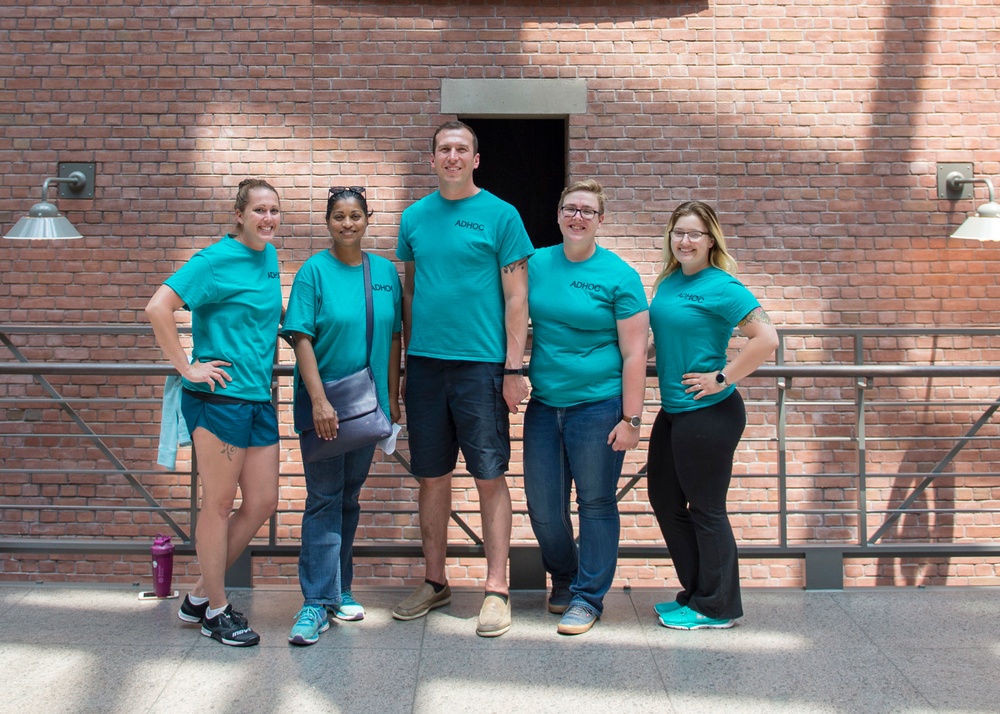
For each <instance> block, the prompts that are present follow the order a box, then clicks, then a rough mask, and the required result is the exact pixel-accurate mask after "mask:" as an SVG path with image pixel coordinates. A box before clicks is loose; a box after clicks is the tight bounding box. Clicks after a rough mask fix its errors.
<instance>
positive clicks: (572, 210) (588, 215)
mask: <svg viewBox="0 0 1000 714" xmlns="http://www.w3.org/2000/svg"><path fill="white" fill-rule="evenodd" d="M559 210H560V211H561V212H562V214H563V217H565V218H572V217H573V216H575V215H576V214H577V213H579V214H580V218H582V219H583V220H585V221H589V220H592V219H593V218H594V216H596V215H597V211H595V210H594V209H593V208H587V207H584V208H577V207H576V206H563V207H562V208H560V209H559Z"/></svg>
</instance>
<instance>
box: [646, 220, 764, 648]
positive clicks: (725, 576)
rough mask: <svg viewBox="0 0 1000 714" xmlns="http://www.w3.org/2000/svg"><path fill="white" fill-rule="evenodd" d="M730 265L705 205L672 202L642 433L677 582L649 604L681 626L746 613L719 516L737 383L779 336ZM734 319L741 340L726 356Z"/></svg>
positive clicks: (736, 433) (736, 432)
mask: <svg viewBox="0 0 1000 714" xmlns="http://www.w3.org/2000/svg"><path fill="white" fill-rule="evenodd" d="M735 272H736V261H735V260H733V259H732V257H730V255H729V254H728V253H727V252H726V240H725V237H724V236H723V234H722V228H721V227H720V226H719V219H718V217H717V216H716V214H715V211H714V210H713V209H712V208H711V206H709V205H707V204H705V203H702V202H701V201H688V202H687V203H682V204H681V205H680V206H678V207H677V209H676V210H675V211H674V212H673V215H671V217H670V221H669V222H668V224H667V230H666V235H665V236H664V245H663V270H662V271H661V272H660V274H659V276H658V277H657V278H656V282H655V283H654V286H653V290H654V294H653V299H652V301H651V302H650V305H649V320H650V325H651V327H652V329H653V341H654V345H655V348H656V374H657V377H658V379H659V387H660V403H661V406H662V409H661V410H660V412H659V414H657V416H656V419H655V421H654V422H653V429H652V432H651V433H650V437H649V461H648V464H647V474H646V481H647V485H648V486H647V487H648V491H649V502H650V504H651V505H652V507H653V511H654V513H655V514H656V520H657V522H658V523H659V525H660V530H661V532H662V533H663V537H664V539H666V542H667V548H668V549H669V550H670V557H671V559H672V560H673V563H674V568H675V569H676V571H677V577H678V579H679V580H680V583H681V587H682V588H683V589H682V590H681V592H680V593H678V595H677V598H676V600H674V601H673V602H664V603H659V604H658V605H656V606H655V610H656V614H657V616H658V617H659V621H660V624H661V625H663V626H664V627H670V628H673V629H679V630H700V629H709V628H711V629H724V628H727V627H732V626H733V624H734V623H735V621H736V619H737V618H739V617H742V616H743V605H742V601H741V599H740V579H739V561H738V559H737V553H736V539H735V538H734V537H733V530H732V527H731V526H730V523H729V516H728V515H727V513H726V496H727V493H728V491H729V482H730V479H731V477H732V471H733V455H734V454H735V453H736V447H737V445H738V444H739V441H740V437H741V436H742V435H743V429H744V428H745V426H746V411H745V410H744V407H743V399H742V398H741V397H740V394H739V392H737V391H736V383H737V382H739V381H740V380H741V379H743V378H744V377H747V376H748V375H750V374H751V373H753V372H754V370H756V369H757V368H758V367H760V366H761V365H762V364H763V363H764V361H765V360H766V359H767V358H768V357H770V356H771V354H772V353H773V352H774V350H775V349H776V348H777V346H778V334H777V331H776V330H775V328H774V325H772V324H771V320H770V319H769V318H768V316H767V313H765V312H764V310H763V308H761V306H760V303H758V302H757V299H756V298H755V297H754V296H753V294H752V293H751V292H750V291H749V290H747V289H746V288H745V287H744V286H743V284H742V283H740V281H739V280H737V279H736V278H735V277H734V275H733V274H734V273H735ZM734 327H739V328H740V332H741V333H742V334H743V335H744V336H745V337H746V338H747V340H746V343H745V344H744V345H743V347H742V348H741V349H740V350H739V351H738V352H737V353H736V354H735V356H734V357H733V359H732V360H731V361H729V362H727V354H728V347H729V341H730V337H731V336H732V333H733V328H734Z"/></svg>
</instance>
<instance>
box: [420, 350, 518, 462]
mask: <svg viewBox="0 0 1000 714" xmlns="http://www.w3.org/2000/svg"><path fill="white" fill-rule="evenodd" d="M405 402H406V430H407V433H408V434H409V441H410V471H411V472H412V473H413V475H414V476H416V477H418V478H433V477H436V476H444V475H445V474H447V473H450V472H451V471H454V470H455V465H456V464H457V463H458V450H459V448H461V449H462V455H463V456H464V457H465V465H466V468H468V470H469V473H470V474H472V475H473V476H475V477H476V478H479V479H484V480H489V479H495V478H498V477H500V476H503V475H504V474H505V473H506V472H507V466H508V464H509V463H510V412H508V411H507V402H505V401H504V398H503V364H502V363H499V364H494V363H492V362H467V361H463V360H444V359H433V358H430V357H418V356H414V355H409V356H407V359H406V399H405Z"/></svg>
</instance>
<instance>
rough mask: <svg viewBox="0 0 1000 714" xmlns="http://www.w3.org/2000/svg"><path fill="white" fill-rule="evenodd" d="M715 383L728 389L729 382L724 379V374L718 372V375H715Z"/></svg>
mask: <svg viewBox="0 0 1000 714" xmlns="http://www.w3.org/2000/svg"><path fill="white" fill-rule="evenodd" d="M715 381H716V382H718V383H719V384H721V385H723V386H724V387H728V386H729V380H728V379H726V373H725V372H722V371H720V372H719V373H718V374H716V375H715Z"/></svg>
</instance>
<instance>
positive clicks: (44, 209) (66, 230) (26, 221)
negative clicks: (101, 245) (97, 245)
mask: <svg viewBox="0 0 1000 714" xmlns="http://www.w3.org/2000/svg"><path fill="white" fill-rule="evenodd" d="M82 237H83V236H81V235H80V232H79V231H78V230H77V229H76V228H74V227H73V224H72V223H70V222H69V221H68V220H67V219H66V217H65V216H63V215H62V214H61V213H59V210H58V209H57V208H56V207H55V206H53V205H52V204H51V203H48V202H47V201H42V202H41V203H36V204H35V205H34V206H32V207H31V210H30V211H28V215H27V216H25V217H24V218H22V219H21V220H19V221H18V222H17V223H15V224H14V227H13V228H11V229H10V231H9V232H8V233H7V234H6V235H5V236H4V238H11V239H14V240H18V239H24V240H71V239H74V238H82Z"/></svg>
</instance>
